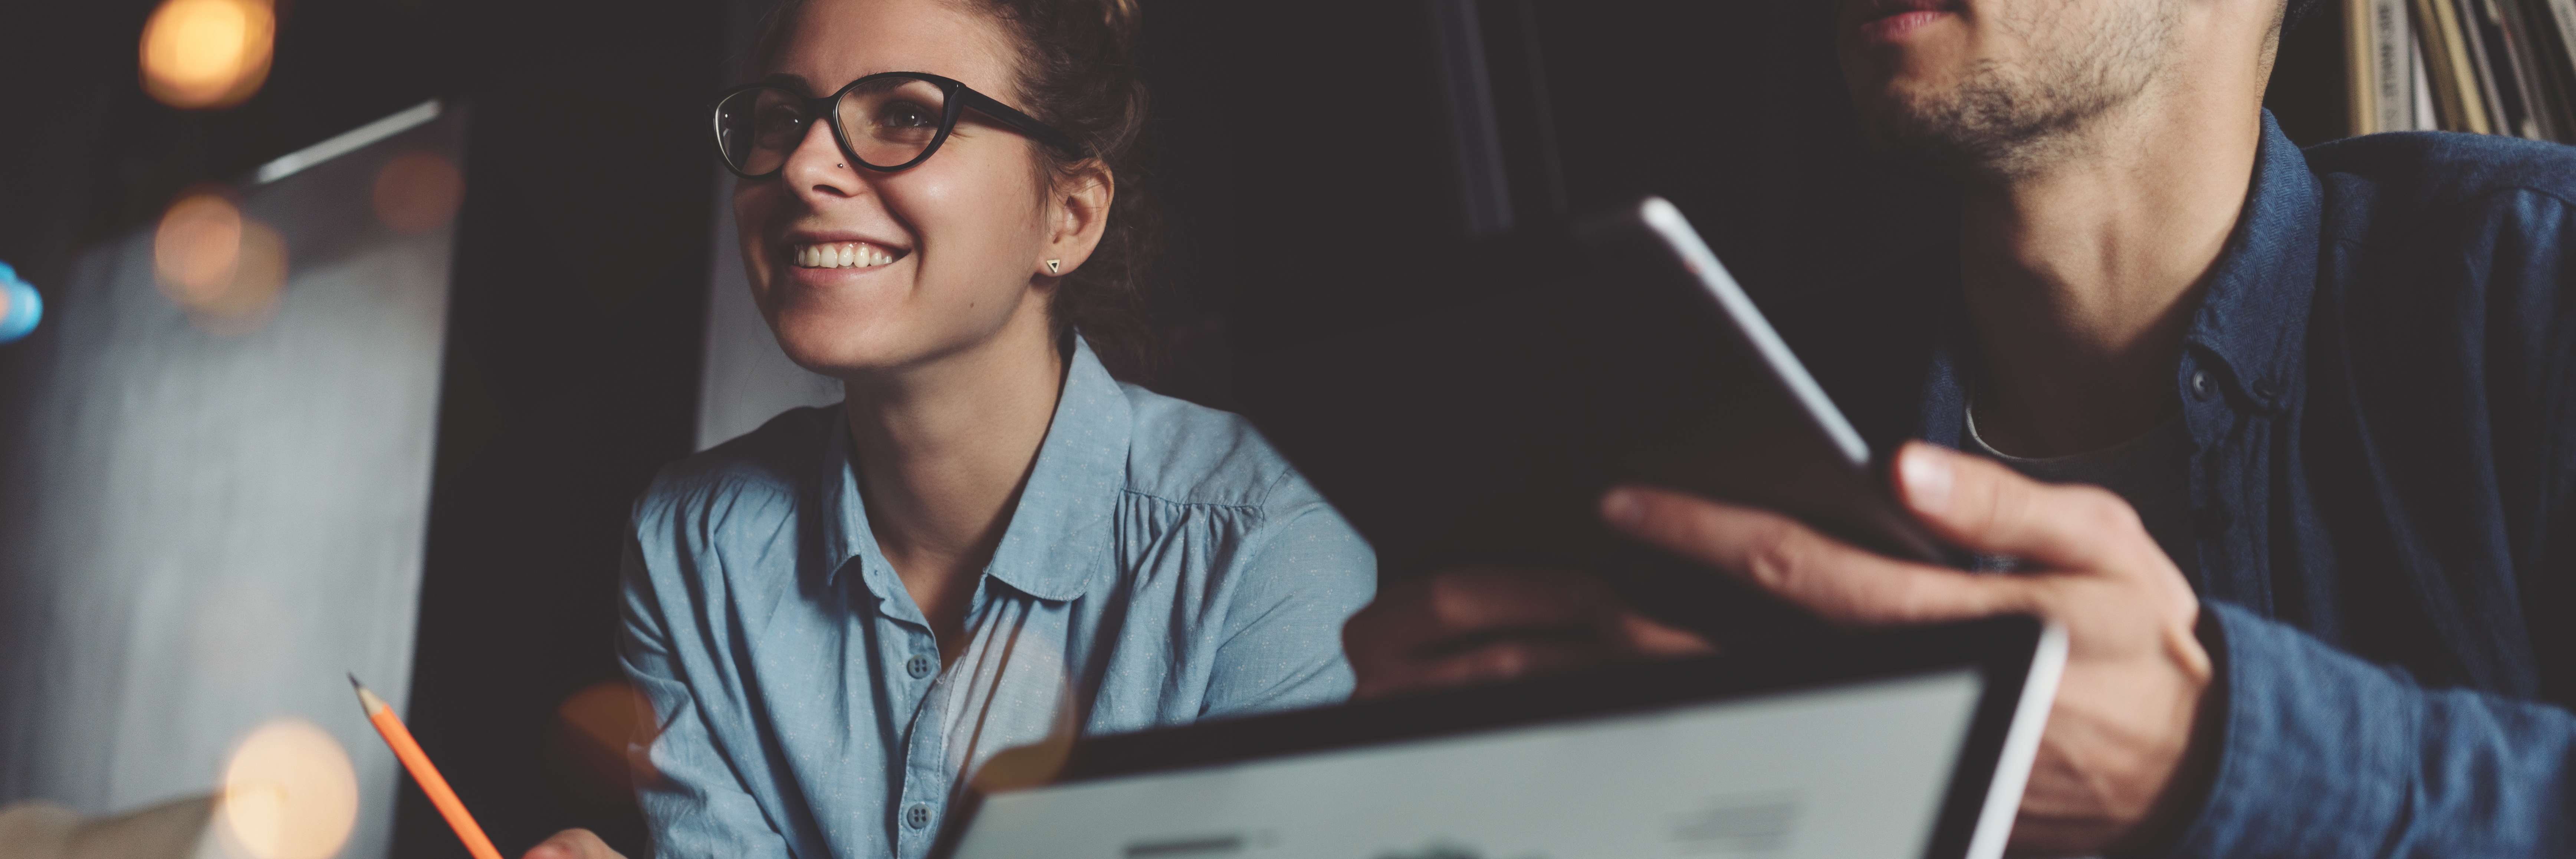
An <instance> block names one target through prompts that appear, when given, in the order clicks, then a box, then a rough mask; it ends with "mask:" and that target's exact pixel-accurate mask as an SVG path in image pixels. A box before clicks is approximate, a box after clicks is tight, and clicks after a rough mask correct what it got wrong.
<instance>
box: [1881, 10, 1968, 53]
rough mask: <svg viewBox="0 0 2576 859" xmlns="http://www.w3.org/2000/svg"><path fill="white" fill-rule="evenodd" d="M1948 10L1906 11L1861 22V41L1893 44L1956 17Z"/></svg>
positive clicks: (1954, 13) (1955, 13)
mask: <svg viewBox="0 0 2576 859" xmlns="http://www.w3.org/2000/svg"><path fill="white" fill-rule="evenodd" d="M1957 14H1958V13H1957V12H1953V11H1951V10H1948V9H1907V10H1903V11H1900V12H1897V13H1895V14H1892V15H1887V16H1884V17H1880V18H1874V19H1871V20H1868V21H1863V22H1861V25H1860V38H1861V41H1864V42H1868V43H1871V44H1880V45H1886V44H1895V43H1897V42H1901V41H1904V40H1905V38H1906V37H1907V36H1911V35H1913V34H1914V33H1915V32H1917V31H1919V30H1921V29H1923V28H1924V27H1926V26H1929V25H1931V24H1932V22H1935V21H1939V20H1941V19H1943V18H1948V17H1950V16H1953V15H1957Z"/></svg>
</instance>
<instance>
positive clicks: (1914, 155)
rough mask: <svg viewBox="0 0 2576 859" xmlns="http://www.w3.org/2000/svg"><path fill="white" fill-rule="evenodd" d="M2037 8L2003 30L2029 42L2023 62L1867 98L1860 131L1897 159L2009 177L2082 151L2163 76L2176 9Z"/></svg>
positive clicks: (2165, 3)
mask: <svg viewBox="0 0 2576 859" xmlns="http://www.w3.org/2000/svg"><path fill="white" fill-rule="evenodd" d="M2036 3H2037V4H2039V5H2044V6H2046V7H2047V8H2043V9H2040V10H2037V11H2036V12H2035V13H2034V14H2032V15H2030V16H2028V18H2027V19H2026V20H2018V21H2007V22H2005V24H2004V26H2003V28H2002V29H2004V30H2005V32H2006V33H2007V34H2009V35H2011V36H2013V37H2016V41H2018V42H2020V43H2021V44H2023V45H2026V46H2029V50H2028V51H2027V52H2026V54H2025V55H2024V56H2021V57H2014V58H2009V59H1997V58H1985V59H1980V60H1978V61H1977V62H1976V64H1975V65H1974V66H1973V67H1971V68H1970V69H1969V70H1968V71H1967V72H1965V73H1964V74H1962V75H1961V78H1960V81H1959V83H1958V84H1957V85H1956V86H1953V87H1950V88H1948V89H1945V90H1942V91H1938V92H1926V93H1898V94H1894V95H1891V96H1889V97H1884V98H1880V99H1877V102H1878V103H1877V104H1875V105H1871V104H1868V103H1867V101H1866V100H1864V103H1863V105H1862V111H1861V114H1862V116H1861V120H1862V125H1863V126H1864V127H1865V128H1866V129H1868V131H1869V132H1870V134H1871V136H1872V137H1874V138H1876V139H1877V141H1878V142H1879V143H1880V145H1881V146H1883V147H1885V148H1886V149H1888V150H1889V151H1890V152H1892V153H1895V154H1896V155H1898V156H1899V157H1901V158H1906V159H1909V160H1915V161H1919V162H1923V163H1925V164H1927V165H1929V166H1931V167H1934V168H1936V169H1939V170H1941V171H1942V172H1945V173H1950V174H1952V175H1954V176H1956V177H1958V178H1967V179H1975V178H1982V179H2001V180H2010V179H2015V178H2019V177H2023V176H2028V175H2031V174H2033V173H2035V172H2038V171H2041V170H2044V169H2046V168H2047V166H2048V165H2050V164H2052V163H2057V162H2060V161H2062V160H2064V159H2067V158H2071V157H2075V156H2077V155H2080V154H2081V152H2082V151H2083V150H2084V149H2085V148H2087V147H2089V146H2091V145H2093V139H2092V138H2091V137H2090V136H2089V135H2088V131H2090V130H2093V129H2095V128H2096V127H2097V126H2099V125H2100V124H2101V120H2102V119H2103V118H2104V117H2105V116H2107V115H2109V114H2112V113H2113V112H2115V111H2116V110H2118V109H2119V108H2120V107H2121V106H2123V105H2126V104H2129V103H2131V102H2133V101H2135V100H2136V99H2137V98H2138V96H2139V95H2140V94H2141V93H2144V92H2146V91H2147V89H2148V88H2149V87H2150V86H2151V85H2153V84H2154V83H2155V81H2156V79H2157V78H2158V77H2159V76H2161V75H2162V74H2163V73H2164V71H2165V69H2166V68H2167V66H2168V64H2169V60H2170V58H2171V57H2172V56H2173V50H2172V48H2173V41H2174V35H2175V31H2176V30H2177V29H2178V26H2179V22H2178V21H2177V20H2176V18H2177V17H2178V16H2179V14H2180V10H2179V8H2178V7H2179V4H2178V3H2175V2H2173V0H2123V2H2118V3H2110V4H2103V3H2099V2H2098V0H2036ZM2105 6H2108V7H2110V8H2104V7H2105ZM2084 7H2090V8H2091V9H2093V10H2096V11H2095V12H2094V13H2093V14H2089V15H2088V14H2085V13H2084V11H2082V10H2083V8H2084Z"/></svg>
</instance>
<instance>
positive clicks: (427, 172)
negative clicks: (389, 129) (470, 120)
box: [374, 152, 465, 235]
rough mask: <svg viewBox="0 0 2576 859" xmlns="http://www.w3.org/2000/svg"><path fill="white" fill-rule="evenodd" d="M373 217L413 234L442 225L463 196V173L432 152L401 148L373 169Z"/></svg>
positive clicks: (396, 230)
mask: <svg viewBox="0 0 2576 859" xmlns="http://www.w3.org/2000/svg"><path fill="white" fill-rule="evenodd" d="M374 197H375V206H376V219H377V220H380V221H383V222H384V224H385V226H387V227H391V228H393V231H394V232H397V233H402V234H404V235H416V234H419V233H426V232H429V231H431V230H435V229H438V228H439V227H441V226H444V225H446V223H447V219H449V218H453V217H455V216H456V204H457V203H459V202H461V201H463V200H464V199H465V174H464V173H463V172H461V171H458V170H457V169H456V164H455V162H452V161H449V160H447V159H446V158H445V157H443V156H440V155H438V154H437V153H434V152H405V153H402V154H400V155H396V156H394V157H392V158H389V159H386V161H385V166H384V167H383V168H382V169H379V170H377V171H376V188H375V194H374Z"/></svg>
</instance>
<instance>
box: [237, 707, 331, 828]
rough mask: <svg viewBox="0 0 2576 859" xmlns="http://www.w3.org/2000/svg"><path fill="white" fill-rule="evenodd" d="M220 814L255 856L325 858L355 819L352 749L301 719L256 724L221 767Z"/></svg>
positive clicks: (290, 718)
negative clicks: (351, 764)
mask: <svg viewBox="0 0 2576 859" xmlns="http://www.w3.org/2000/svg"><path fill="white" fill-rule="evenodd" d="M223 820H224V825H225V828H226V831H227V832H229V833H230V834H231V836H232V838H233V840H234V841H235V843H237V844H239V845H240V846H241V848H242V849H243V850H244V851H246V852H248V853H249V854H250V855H251V856H253V857H257V859H330V857H331V856H333V855H336V854H338V853H339V852H340V848H341V846H342V845H344V844H346V843H348V840H349V831H350V830H351V829H354V828H356V827H357V825H358V774H357V771H356V770H355V769H354V768H352V767H350V765H349V753H348V752H347V751H346V750H344V749H342V748H341V747H340V741H339V740H336V739H333V738H332V736H331V734H330V733H329V732H327V731H324V730H322V729H321V728H320V727H318V726H316V725H314V724H313V723H312V722H307V721H305V720H303V719H297V718H292V717H289V718H283V719H276V720H272V721H270V722H268V723H267V724H263V725H261V726H259V728H257V729H256V730H253V731H251V732H250V735H249V736H248V737H245V738H243V740H242V743H241V746H240V747H239V748H237V749H235V750H234V751H233V757H232V763H231V764H230V765H228V766H226V767H225V768H224V785H223Z"/></svg>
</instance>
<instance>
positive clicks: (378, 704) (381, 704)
mask: <svg viewBox="0 0 2576 859" xmlns="http://www.w3.org/2000/svg"><path fill="white" fill-rule="evenodd" d="M349 688H352V689H356V690H358V706H359V707H360V708H362V709H364V710H366V711H367V715H368V716H369V717H373V716H375V715H376V711H377V710H382V709H385V699H383V698H378V697H376V693H375V692H374V691H372V690H369V689H368V688H367V684H364V683H360V682H358V675H357V674H356V673H355V672H352V673H351V674H350V675H349Z"/></svg>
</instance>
